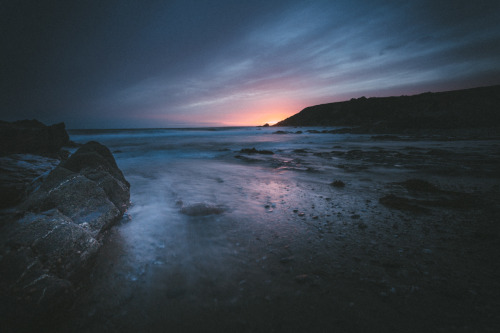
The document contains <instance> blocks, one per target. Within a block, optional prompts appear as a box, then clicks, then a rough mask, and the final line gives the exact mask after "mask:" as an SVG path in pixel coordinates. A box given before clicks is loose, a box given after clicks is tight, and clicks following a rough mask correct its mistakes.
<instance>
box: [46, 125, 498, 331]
mask: <svg viewBox="0 0 500 333" xmlns="http://www.w3.org/2000/svg"><path fill="white" fill-rule="evenodd" d="M291 135H293V134H291ZM318 135H323V134H318ZM393 139H394V138H393ZM245 148H252V146H249V147H245ZM264 148H265V149H268V150H272V151H273V152H274V154H273V155H270V154H244V153H241V152H240V149H236V148H234V147H233V146H229V148H227V149H225V150H224V152H223V153H222V154H220V155H218V157H217V158H213V159H204V158H196V159H189V160H179V161H173V162H170V163H168V164H165V163H164V161H161V162H159V161H155V160H154V159H150V160H148V159H143V160H142V162H141V163H144V165H147V168H144V167H142V166H141V165H140V164H137V163H136V162H133V163H128V162H127V161H126V160H124V159H121V157H120V153H117V154H115V157H116V158H117V161H118V164H119V166H120V167H121V168H122V170H123V172H124V174H125V176H126V178H127V179H128V180H129V181H130V183H131V184H132V189H131V192H132V202H133V205H132V207H131V209H130V210H129V212H128V214H127V215H126V216H125V218H124V219H123V220H122V221H121V223H120V224H119V225H117V226H115V227H113V228H111V229H110V230H109V231H108V232H107V234H106V239H105V240H104V243H105V246H104V247H103V250H102V251H101V254H100V255H99V257H98V260H97V263H96V267H95V269H94V270H93V272H92V275H91V277H90V278H89V280H88V281H87V282H86V283H85V284H84V286H83V287H82V288H81V290H80V291H79V297H78V299H77V301H76V303H75V304H74V306H73V308H72V309H69V310H68V312H67V313H63V314H60V316H63V317H64V318H63V319H61V318H60V319H58V320H57V321H52V322H51V323H50V324H49V325H48V326H49V327H50V328H51V329H53V330H57V331H60V332H166V331H171V332H201V331H203V332H221V331H232V332H306V331H307V332H379V331H380V332H391V331H393V332H402V331H405V332H450V331H454V332H496V331H498V329H499V328H500V316H498V313H500V269H499V261H498V258H500V256H499V254H500V238H499V236H500V230H499V223H498V222H499V218H498V216H499V213H500V205H499V204H498V202H499V199H500V173H499V172H498V171H499V170H500V141H498V140H464V141H460V140H458V141H457V140H455V141H446V140H435V139H433V140H430V139H418V140H416V139H412V138H406V139H404V140H400V139H397V140H376V139H369V140H365V141H356V142H349V141H345V142H342V143H338V144H334V143H330V142H328V141H325V142H323V143H322V144H317V143H315V141H314V136H309V137H307V138H306V139H304V140H303V141H301V142H298V143H296V144H295V145H294V146H282V145H280V144H279V142H278V143H275V144H274V146H272V145H266V146H265V147H264ZM259 149H260V148H259ZM134 163H135V164H134ZM411 179H418V180H420V182H419V181H416V182H413V183H412V182H407V183H405V181H408V180H411ZM335 180H338V181H341V182H342V183H343V184H344V186H333V185H331V184H332V182H333V181H335ZM337 184H339V183H337ZM415 184H417V185H415ZM422 184H423V185H422ZM381 198H385V200H384V199H382V200H381ZM391 200H392V201H391ZM195 203H206V204H210V205H217V207H220V208H221V210H220V211H217V212H216V214H211V215H207V216H199V215H198V216H189V215H186V214H183V213H182V212H181V211H182V207H190V205H192V204H195ZM55 317H56V318H57V316H55Z"/></svg>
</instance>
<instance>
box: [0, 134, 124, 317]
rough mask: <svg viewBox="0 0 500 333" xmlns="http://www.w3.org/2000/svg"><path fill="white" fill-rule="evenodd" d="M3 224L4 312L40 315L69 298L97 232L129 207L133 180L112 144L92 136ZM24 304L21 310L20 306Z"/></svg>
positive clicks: (89, 257) (90, 257)
mask: <svg viewBox="0 0 500 333" xmlns="http://www.w3.org/2000/svg"><path fill="white" fill-rule="evenodd" d="M43 178H44V179H43V181H41V182H40V183H39V186H38V187H37V188H36V189H34V191H33V192H32V193H31V194H30V195H29V196H28V198H27V199H26V200H25V201H24V202H22V203H21V204H19V205H18V206H17V207H16V210H17V212H18V214H19V215H21V217H19V215H17V217H16V216H11V218H10V219H9V220H8V221H7V222H6V223H4V224H3V225H1V226H0V227H1V228H2V230H1V232H0V274H1V276H2V279H0V280H1V281H0V294H2V298H4V299H3V300H2V302H0V303H1V304H0V307H1V306H4V305H5V304H6V303H10V304H12V307H8V308H5V309H0V310H2V313H6V314H8V315H9V317H12V318H15V316H16V314H19V313H23V312H24V313H26V312H29V313H30V314H32V315H33V316H35V317H36V316H40V315H43V314H44V313H47V312H48V311H49V312H50V311H54V309H58V308H60V307H61V306H63V305H64V304H67V303H68V302H70V301H71V297H72V296H71V295H72V294H73V291H74V286H75V285H78V283H79V280H80V278H81V277H82V276H83V275H84V274H83V273H84V272H86V271H87V268H89V267H91V264H92V262H93V259H94V258H95V256H96V254H97V252H98V250H99V248H100V246H101V242H100V238H101V233H102V231H103V230H105V229H106V228H109V227H110V226H111V225H112V224H113V223H114V222H116V221H117V220H118V219H119V218H121V216H122V215H123V213H124V212H125V211H126V209H127V207H128V204H129V198H130V191H129V189H130V184H129V183H128V182H127V181H126V179H125V178H124V176H123V174H122V172H121V171H120V169H119V168H118V166H117V165H116V162H115V160H114V158H113V155H112V154H111V153H110V151H109V149H107V148H106V147H105V146H103V145H101V144H99V143H97V142H89V143H87V144H85V145H83V146H82V147H81V148H80V149H79V150H78V151H76V152H75V153H74V154H73V155H72V156H71V157H70V158H69V159H68V160H67V161H65V162H63V163H61V164H60V165H59V166H57V167H56V168H55V169H54V170H52V172H50V173H49V174H48V175H47V176H46V177H43ZM19 311H22V312H19Z"/></svg>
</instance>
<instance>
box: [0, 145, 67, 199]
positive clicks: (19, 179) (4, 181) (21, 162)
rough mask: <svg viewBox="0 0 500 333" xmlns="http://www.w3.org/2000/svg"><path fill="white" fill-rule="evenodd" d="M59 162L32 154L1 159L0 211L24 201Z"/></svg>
mask: <svg viewBox="0 0 500 333" xmlns="http://www.w3.org/2000/svg"><path fill="white" fill-rule="evenodd" d="M59 162H60V161H59V160H58V159H55V158H50V157H45V156H38V155H31V154H11V155H7V156H2V157H0V209H2V208H7V207H12V206H15V205H17V204H18V203H20V202H21V201H22V200H24V199H25V198H26V196H27V195H28V194H29V193H31V192H32V191H33V190H35V189H36V188H37V186H39V184H40V182H41V181H43V179H44V177H46V176H47V175H48V172H49V171H51V170H52V169H54V168H55V167H56V166H57V165H58V164H59Z"/></svg>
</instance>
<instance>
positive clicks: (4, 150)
mask: <svg viewBox="0 0 500 333" xmlns="http://www.w3.org/2000/svg"><path fill="white" fill-rule="evenodd" d="M68 143H69V136H68V133H66V129H65V125H64V123H59V124H55V125H51V126H46V125H44V124H43V123H41V122H39V121H38V120H34V119H33V120H20V121H15V122H12V123H9V122H6V121H0V155H6V154H36V155H48V156H53V155H55V154H57V153H58V152H59V150H60V149H61V148H62V147H63V146H64V145H66V144H68Z"/></svg>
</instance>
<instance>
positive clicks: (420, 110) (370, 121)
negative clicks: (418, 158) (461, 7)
mask: <svg viewBox="0 0 500 333" xmlns="http://www.w3.org/2000/svg"><path fill="white" fill-rule="evenodd" d="M499 105H500V85H497V86H491V87H482V88H474V89H466V90H455V91H448V92H439V93H424V94H420V95H414V96H400V97H384V98H374V97H372V98H365V97H361V98H357V99H351V100H350V101H345V102H338V103H329V104H322V105H316V106H311V107H307V108H305V109H303V110H302V111H300V112H299V113H297V114H295V115H293V116H291V117H289V118H287V119H285V120H283V121H280V122H279V123H277V124H276V125H274V126H346V127H352V129H349V130H347V131H344V132H355V133H400V132H404V131H408V130H410V131H411V130H422V129H470V128H493V127H500V112H499V111H498V110H499ZM338 133H342V131H340V132H338Z"/></svg>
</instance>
